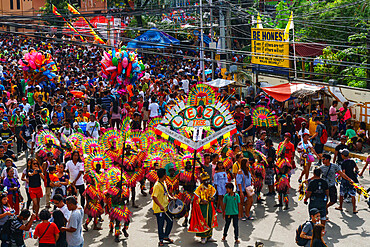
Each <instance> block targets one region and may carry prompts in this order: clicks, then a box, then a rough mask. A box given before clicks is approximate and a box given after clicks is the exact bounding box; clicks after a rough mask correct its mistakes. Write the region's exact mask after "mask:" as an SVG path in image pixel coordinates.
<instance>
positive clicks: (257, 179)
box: [253, 155, 266, 203]
mask: <svg viewBox="0 0 370 247" xmlns="http://www.w3.org/2000/svg"><path fill="white" fill-rule="evenodd" d="M256 158H257V159H256V162H254V164H253V171H254V189H255V192H256V195H257V203H262V201H263V199H262V198H261V191H262V187H263V181H264V180H265V176H266V171H265V162H264V160H263V159H262V157H260V156H259V155H257V157H256Z"/></svg>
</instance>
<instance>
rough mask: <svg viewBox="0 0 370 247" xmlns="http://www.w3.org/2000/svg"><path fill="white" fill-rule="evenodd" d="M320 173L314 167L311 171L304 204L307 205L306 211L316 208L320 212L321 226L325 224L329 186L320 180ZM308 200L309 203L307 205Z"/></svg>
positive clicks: (319, 170) (318, 169) (317, 168)
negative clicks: (311, 174) (311, 175)
mask: <svg viewBox="0 0 370 247" xmlns="http://www.w3.org/2000/svg"><path fill="white" fill-rule="evenodd" d="M321 174H322V171H321V169H320V168H319V167H316V168H315V169H314V171H313V177H312V178H311V179H310V182H309V184H308V187H307V191H306V196H305V199H304V203H305V204H308V209H309V210H311V209H312V208H317V209H318V210H319V211H320V220H321V224H323V225H325V222H326V205H327V202H328V198H329V184H328V182H327V181H325V180H324V179H322V178H321ZM308 199H310V202H309V203H308V202H307V201H308Z"/></svg>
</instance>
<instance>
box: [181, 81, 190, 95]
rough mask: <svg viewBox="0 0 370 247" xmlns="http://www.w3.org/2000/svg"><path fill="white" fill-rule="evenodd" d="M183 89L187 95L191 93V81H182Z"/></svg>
mask: <svg viewBox="0 0 370 247" xmlns="http://www.w3.org/2000/svg"><path fill="white" fill-rule="evenodd" d="M181 82H182V88H183V89H184V92H185V93H188V92H189V80H188V79H186V80H182V81H181Z"/></svg>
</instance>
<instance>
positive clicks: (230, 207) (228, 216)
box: [222, 183, 242, 244]
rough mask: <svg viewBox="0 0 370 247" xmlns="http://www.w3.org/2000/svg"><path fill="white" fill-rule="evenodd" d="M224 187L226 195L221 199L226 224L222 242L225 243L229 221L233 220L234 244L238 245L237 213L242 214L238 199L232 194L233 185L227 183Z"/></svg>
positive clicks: (237, 196)
mask: <svg viewBox="0 0 370 247" xmlns="http://www.w3.org/2000/svg"><path fill="white" fill-rule="evenodd" d="M225 187H226V192H227V194H226V195H225V197H224V199H223V218H224V220H225V221H226V223H225V228H224V236H223V238H222V241H226V236H227V231H228V230H229V226H230V223H231V220H233V227H234V238H235V244H239V243H240V241H239V226H238V220H239V212H242V208H241V205H240V197H239V195H238V194H237V193H235V192H234V185H233V184H232V183H227V184H226V186H225Z"/></svg>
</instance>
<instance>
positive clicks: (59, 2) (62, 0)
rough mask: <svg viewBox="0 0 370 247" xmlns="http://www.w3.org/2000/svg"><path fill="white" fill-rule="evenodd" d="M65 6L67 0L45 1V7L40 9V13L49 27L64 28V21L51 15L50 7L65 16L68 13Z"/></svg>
mask: <svg viewBox="0 0 370 247" xmlns="http://www.w3.org/2000/svg"><path fill="white" fill-rule="evenodd" d="M67 4H68V1H67V0H46V3H45V5H44V6H43V7H41V8H40V12H41V14H42V16H44V20H45V21H46V22H47V23H48V24H49V25H50V26H57V27H62V26H64V21H63V19H62V18H61V17H57V16H56V15H54V14H53V8H52V6H53V5H54V6H55V7H56V8H57V9H58V12H59V13H60V14H61V15H64V16H65V15H66V14H67V13H68V7H67Z"/></svg>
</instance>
